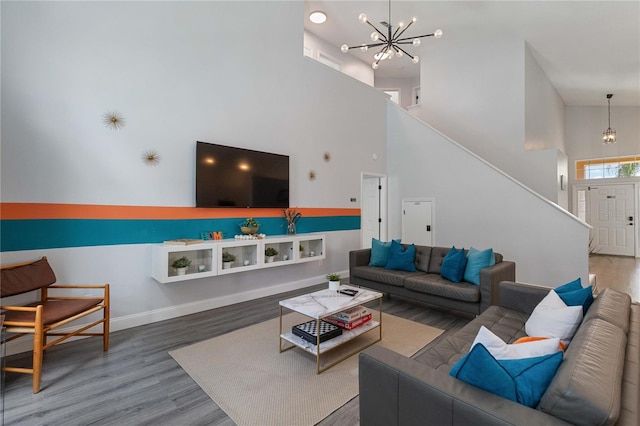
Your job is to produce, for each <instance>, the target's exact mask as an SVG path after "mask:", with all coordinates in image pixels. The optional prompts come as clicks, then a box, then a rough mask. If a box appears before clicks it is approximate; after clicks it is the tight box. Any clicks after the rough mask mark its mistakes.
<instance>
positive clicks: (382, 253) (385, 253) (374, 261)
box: [369, 238, 400, 267]
mask: <svg viewBox="0 0 640 426" xmlns="http://www.w3.org/2000/svg"><path fill="white" fill-rule="evenodd" d="M394 241H397V242H400V240H394ZM390 248H391V241H387V242H386V243H385V242H382V241H380V240H377V239H375V238H372V239H371V259H370V260H369V266H383V267H384V266H386V265H387V261H388V260H389V249H390Z"/></svg>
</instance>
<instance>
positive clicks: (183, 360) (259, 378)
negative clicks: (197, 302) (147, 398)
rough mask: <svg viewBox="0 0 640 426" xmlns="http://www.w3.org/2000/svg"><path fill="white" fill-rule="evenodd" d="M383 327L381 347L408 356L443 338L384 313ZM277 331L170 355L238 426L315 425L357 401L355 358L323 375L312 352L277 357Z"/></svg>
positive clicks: (268, 327)
mask: <svg viewBox="0 0 640 426" xmlns="http://www.w3.org/2000/svg"><path fill="white" fill-rule="evenodd" d="M376 316H377V315H376V314H375V313H374V318H375V317H376ZM307 320H308V318H306V317H303V316H300V315H299V314H296V313H292V314H288V315H285V316H284V317H283V330H285V331H286V330H291V326H292V325H295V324H299V323H301V322H305V321H307ZM382 326H383V327H382V341H381V342H379V343H378V344H380V345H382V346H385V347H387V348H389V349H392V350H394V351H396V352H399V353H401V354H403V355H406V356H411V355H413V354H415V353H416V352H417V351H418V350H420V349H421V348H423V347H424V346H425V345H426V344H427V343H429V342H431V341H432V340H433V339H435V338H436V337H438V336H439V335H440V334H441V333H442V330H439V329H437V328H433V327H429V326H426V325H422V324H418V323H416V322H413V321H409V320H405V319H403V318H398V317H395V316H393V315H387V314H383V318H382ZM278 327H279V323H278V318H275V319H273V320H269V321H266V322H263V323H260V324H256V325H253V326H250V327H247V328H243V329H240V330H237V331H234V332H231V333H228V334H225V335H222V336H219V337H215V338H213V339H209V340H205V341H203V342H200V343H196V344H194V345H191V346H187V347H184V348H181V349H178V350H175V351H171V352H169V354H170V355H171V356H172V357H173V358H174V359H175V360H176V361H177V362H178V363H179V364H180V366H181V367H182V368H183V369H184V370H185V371H186V372H187V373H188V374H189V375H190V376H191V377H192V378H193V380H195V382H196V383H197V384H198V385H199V386H200V387H201V388H202V389H203V390H204V391H205V392H206V393H207V394H208V395H209V396H210V397H211V399H213V400H214V401H215V402H216V404H218V406H220V408H222V409H223V410H224V411H225V413H227V415H228V416H229V417H230V418H231V419H232V420H233V421H234V422H236V423H237V424H239V425H260V426H266V425H291V426H292V425H296V426H298V425H313V424H316V423H318V422H319V421H321V420H322V419H324V418H325V417H327V416H328V415H329V414H331V413H332V412H334V411H335V410H337V409H338V408H340V407H342V406H343V405H344V404H346V403H347V402H348V401H349V400H351V399H352V398H353V397H355V396H356V395H358V355H357V354H356V355H353V356H351V357H350V358H348V359H347V360H345V361H343V362H341V363H339V364H337V365H335V366H333V367H331V368H330V369H328V370H326V371H324V372H323V373H321V374H319V375H318V374H316V360H315V357H314V356H312V355H311V354H308V353H306V352H304V351H303V350H302V349H299V348H294V349H291V350H288V351H285V352H283V353H280V352H279V350H278V336H279V335H278V330H279V328H278ZM377 337H378V330H377V329H375V330H372V331H370V332H368V333H365V334H363V335H362V336H359V337H358V338H357V339H355V340H354V341H352V342H349V343H347V344H345V345H343V346H341V347H340V348H336V349H335V350H334V351H331V352H329V353H327V354H324V355H323V356H322V358H321V359H322V365H326V364H327V361H326V360H329V361H330V360H331V357H332V356H333V355H339V354H338V353H336V351H342V350H345V352H344V353H349V350H353V348H354V347H353V346H351V347H349V346H350V345H352V344H353V345H356V346H358V345H363V340H365V341H366V340H367V339H369V341H371V340H375V339H377ZM284 343H286V344H287V345H289V344H288V343H287V342H284V341H283V345H284ZM359 347H361V346H359Z"/></svg>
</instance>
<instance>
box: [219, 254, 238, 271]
mask: <svg viewBox="0 0 640 426" xmlns="http://www.w3.org/2000/svg"><path fill="white" fill-rule="evenodd" d="M235 260H236V257H235V256H234V255H233V254H231V253H229V252H228V251H223V252H222V269H229V268H231V263H232V262H233V261H235Z"/></svg>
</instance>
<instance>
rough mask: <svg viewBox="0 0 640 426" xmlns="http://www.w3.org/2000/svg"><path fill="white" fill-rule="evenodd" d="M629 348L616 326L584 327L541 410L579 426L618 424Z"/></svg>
mask: <svg viewBox="0 0 640 426" xmlns="http://www.w3.org/2000/svg"><path fill="white" fill-rule="evenodd" d="M627 315H628V314H627ZM626 345H627V336H626V335H625V334H624V332H623V331H622V329H620V328H619V327H616V326H615V325H612V324H610V323H608V322H606V321H603V320H601V319H598V318H595V319H592V320H591V321H589V322H588V323H586V324H583V325H582V326H581V327H580V328H579V329H578V331H577V333H576V335H575V336H574V338H573V341H572V342H571V344H570V345H569V349H567V352H566V356H565V360H564V362H563V363H562V365H561V366H560V368H559V369H558V372H557V373H556V376H555V377H554V379H553V381H552V382H551V385H549V388H548V389H547V391H546V392H545V393H544V395H543V396H542V399H541V400H540V405H539V406H538V409H540V410H542V411H544V412H546V413H548V414H550V415H552V416H554V417H558V418H560V419H563V420H566V421H567V422H570V423H574V424H578V425H587V424H588V425H613V424H615V423H616V421H617V419H618V416H619V413H620V401H621V388H622V372H623V367H624V357H625V348H626Z"/></svg>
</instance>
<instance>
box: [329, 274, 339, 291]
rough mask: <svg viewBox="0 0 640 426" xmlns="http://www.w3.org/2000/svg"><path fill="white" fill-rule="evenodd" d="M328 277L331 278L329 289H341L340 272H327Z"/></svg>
mask: <svg viewBox="0 0 640 426" xmlns="http://www.w3.org/2000/svg"><path fill="white" fill-rule="evenodd" d="M327 279H328V280H329V290H335V291H338V290H340V274H337V273H335V272H332V273H331V274H327Z"/></svg>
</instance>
